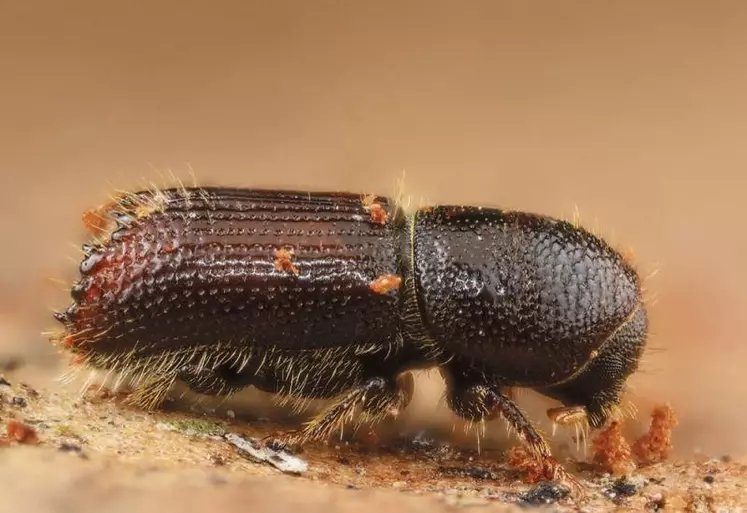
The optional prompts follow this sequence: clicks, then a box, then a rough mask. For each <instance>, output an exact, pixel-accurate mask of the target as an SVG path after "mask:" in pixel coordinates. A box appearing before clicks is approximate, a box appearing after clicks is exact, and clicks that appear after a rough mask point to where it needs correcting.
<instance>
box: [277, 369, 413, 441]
mask: <svg viewBox="0 0 747 513" xmlns="http://www.w3.org/2000/svg"><path fill="white" fill-rule="evenodd" d="M413 388H414V387H413V378H412V375H411V374H410V373H405V374H403V375H401V376H400V377H381V376H377V377H372V378H368V379H366V380H365V381H363V382H361V383H360V384H358V385H356V386H355V387H354V388H352V389H351V390H349V391H348V392H346V393H345V394H344V395H342V396H341V397H340V398H339V399H337V400H335V401H334V403H332V404H331V405H330V406H329V407H328V408H327V409H325V410H324V411H323V412H321V413H320V414H319V415H317V416H316V417H315V418H314V419H312V420H311V421H310V422H308V423H307V424H306V425H305V426H304V428H303V429H302V430H301V431H299V432H297V433H291V434H288V435H287V436H285V437H282V438H281V439H279V440H274V441H273V442H274V443H275V444H276V445H277V444H278V442H279V444H280V445H299V444H303V443H305V442H308V441H312V440H323V439H326V438H328V437H329V436H330V435H331V434H332V433H333V432H334V431H336V430H338V429H342V428H343V425H344V424H345V422H347V421H350V420H351V419H352V418H353V416H354V415H355V413H356V410H357V409H358V408H359V407H360V408H361V413H362V414H363V415H365V416H366V417H368V418H370V419H372V420H374V421H379V420H382V419H384V418H385V417H387V416H390V415H394V416H396V415H397V414H398V413H399V412H400V411H401V410H402V409H403V408H405V407H406V406H407V404H408V403H409V402H410V399H411V398H412V393H413Z"/></svg>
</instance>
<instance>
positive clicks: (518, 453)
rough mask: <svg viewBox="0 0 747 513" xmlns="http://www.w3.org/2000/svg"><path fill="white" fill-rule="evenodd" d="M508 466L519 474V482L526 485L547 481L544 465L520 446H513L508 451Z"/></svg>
mask: <svg viewBox="0 0 747 513" xmlns="http://www.w3.org/2000/svg"><path fill="white" fill-rule="evenodd" d="M508 465H509V466H510V467H511V468H514V469H516V470H518V471H519V472H521V480H522V481H524V482H525V483H527V484H534V483H538V482H540V481H543V480H545V479H547V475H546V472H545V470H546V469H545V465H543V464H542V462H541V461H539V460H538V459H537V458H535V457H534V456H533V455H532V454H531V453H530V452H529V451H528V450H527V449H526V448H525V447H522V446H521V445H515V446H514V447H511V449H509V451H508Z"/></svg>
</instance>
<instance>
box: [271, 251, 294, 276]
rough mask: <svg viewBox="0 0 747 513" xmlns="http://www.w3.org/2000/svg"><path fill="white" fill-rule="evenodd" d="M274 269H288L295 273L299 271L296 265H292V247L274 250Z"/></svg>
mask: <svg viewBox="0 0 747 513" xmlns="http://www.w3.org/2000/svg"><path fill="white" fill-rule="evenodd" d="M275 270H276V271H290V272H292V273H293V274H295V275H298V273H299V272H300V271H299V270H298V267H296V266H295V265H293V250H292V249H283V248H281V249H277V250H275Z"/></svg>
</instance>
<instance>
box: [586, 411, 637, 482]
mask: <svg viewBox="0 0 747 513" xmlns="http://www.w3.org/2000/svg"><path fill="white" fill-rule="evenodd" d="M594 462H595V463H596V464H597V465H599V466H600V467H601V468H602V469H604V470H605V471H607V472H609V473H611V474H612V475H623V474H628V473H630V472H632V471H633V470H635V463H634V462H633V459H632V458H631V451H630V445H629V444H628V442H627V440H625V437H624V436H623V434H622V426H621V425H620V423H619V422H617V421H614V422H611V423H610V425H609V426H608V427H607V428H606V429H605V430H604V431H602V432H601V433H599V435H597V437H596V438H595V439H594Z"/></svg>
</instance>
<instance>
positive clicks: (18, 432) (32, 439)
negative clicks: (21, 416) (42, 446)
mask: <svg viewBox="0 0 747 513" xmlns="http://www.w3.org/2000/svg"><path fill="white" fill-rule="evenodd" d="M5 429H6V432H7V433H8V439H9V440H11V441H14V442H18V443H21V444H29V445H31V444H36V443H38V442H39V438H38V437H37V436H36V430H35V429H34V428H32V427H31V426H28V425H26V424H24V423H22V422H18V421H17V420H11V421H8V425H7V426H6V427H5Z"/></svg>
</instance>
